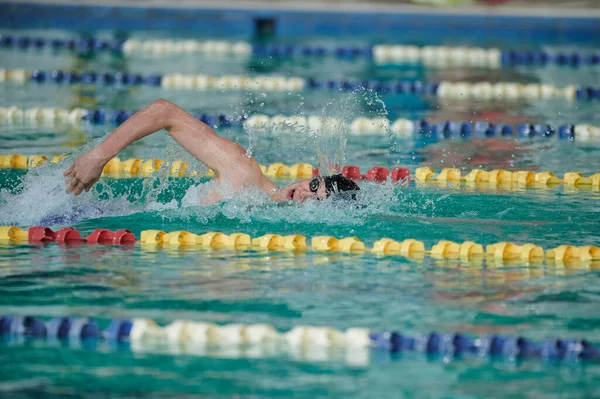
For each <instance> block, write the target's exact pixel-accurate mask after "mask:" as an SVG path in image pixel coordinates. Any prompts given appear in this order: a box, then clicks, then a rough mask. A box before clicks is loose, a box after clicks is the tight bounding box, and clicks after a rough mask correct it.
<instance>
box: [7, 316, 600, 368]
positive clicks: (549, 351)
mask: <svg viewBox="0 0 600 399" xmlns="http://www.w3.org/2000/svg"><path fill="white" fill-rule="evenodd" d="M0 335H1V336H3V337H7V336H8V337H11V336H12V337H19V336H21V337H23V336H24V337H35V338H45V339H50V340H51V339H59V340H66V339H69V340H75V341H77V340H107V341H118V342H122V341H125V342H130V343H131V349H132V350H134V351H135V350H136V349H143V348H144V345H143V344H144V343H146V344H149V343H151V344H176V345H186V346H187V345H192V346H198V345H200V346H202V347H204V348H206V347H227V348H233V347H243V348H247V347H263V346H275V347H276V349H277V350H280V351H294V352H297V351H304V350H307V349H320V350H328V349H340V350H345V351H361V350H378V351H385V352H390V353H401V352H417V353H425V354H428V355H440V356H444V357H445V356H461V355H474V356H479V357H488V356H489V357H507V358H518V359H522V358H532V359H541V360H545V361H556V360H562V361H570V362H575V361H592V362H597V361H599V360H600V348H599V347H598V346H596V345H594V344H592V343H590V342H589V341H588V340H585V339H560V338H552V339H547V340H545V341H542V342H536V341H533V340H530V339H528V338H526V337H523V336H505V335H486V336H480V337H474V336H471V335H469V334H464V333H461V332H457V333H438V332H435V331H434V332H430V333H426V334H416V335H407V334H403V333H401V332H398V331H372V330H370V329H367V328H348V329H347V330H345V331H341V330H338V329H336V328H332V327H326V326H312V325H298V326H295V327H293V328H292V329H291V330H289V331H286V332H279V331H278V330H277V329H275V328H274V327H273V326H272V325H269V324H225V325H218V324H215V323H207V322H201V321H188V320H176V321H173V322H172V323H170V324H168V325H165V326H164V327H161V326H160V325H158V324H157V323H155V322H154V321H152V320H149V319H143V318H135V319H130V320H128V319H115V320H111V321H110V324H109V325H108V327H107V328H106V329H104V330H102V329H100V327H99V326H98V324H97V323H96V322H95V321H94V320H93V319H91V318H88V317H54V318H52V319H50V320H48V321H43V320H42V319H40V318H36V317H32V316H20V315H19V316H10V315H4V316H2V317H0ZM137 344H142V345H140V346H138V345H137ZM271 349H273V348H271Z"/></svg>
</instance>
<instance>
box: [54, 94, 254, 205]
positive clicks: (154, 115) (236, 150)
mask: <svg viewBox="0 0 600 399" xmlns="http://www.w3.org/2000/svg"><path fill="white" fill-rule="evenodd" d="M161 129H166V130H167V131H168V132H169V133H170V134H171V136H172V137H173V138H174V139H175V140H176V141H177V142H178V143H179V144H181V145H182V146H183V147H184V148H185V149H186V150H187V151H189V152H190V153H191V154H192V155H193V156H194V157H196V158H197V159H198V160H200V161H201V162H203V163H204V164H205V165H206V166H208V167H209V168H211V169H212V170H214V171H215V178H216V179H219V178H220V176H223V175H225V174H229V173H230V172H231V174H234V175H235V174H238V175H239V174H240V171H241V172H243V171H244V169H247V168H248V166H249V163H251V162H252V161H251V160H250V159H249V158H248V157H246V156H244V154H245V151H244V149H243V148H242V147H240V146H239V145H238V144H236V143H234V142H233V141H231V140H229V139H226V138H224V137H220V136H219V135H217V134H216V133H215V132H214V131H213V130H212V129H211V128H210V127H209V126H208V125H206V124H205V123H203V122H201V121H199V120H197V119H196V118H194V117H193V116H192V115H190V114H189V113H187V112H186V111H185V110H183V109H182V108H180V107H178V106H177V105H175V104H173V103H172V102H170V101H167V100H164V99H158V100H156V101H154V102H153V103H152V104H150V105H148V106H147V107H146V108H144V109H142V110H140V111H138V112H136V113H135V114H134V115H133V116H132V117H131V118H129V119H127V120H126V121H125V123H123V124H122V125H121V126H119V127H118V128H117V129H115V131H114V132H113V133H112V134H110V135H109V136H108V137H107V139H106V140H104V142H103V143H102V144H100V145H99V146H98V147H96V148H94V149H93V150H91V151H90V152H88V153H86V154H84V155H82V156H81V157H79V158H77V159H76V160H75V162H74V163H73V165H71V167H70V168H69V169H67V170H66V171H65V173H64V175H65V176H66V177H69V178H70V179H71V180H70V182H69V185H68V187H67V193H70V192H73V193H74V194H75V195H78V194H79V193H81V192H82V191H83V190H85V191H89V189H90V188H91V187H92V186H93V185H94V183H96V182H97V181H98V179H99V178H100V176H101V174H102V169H103V168H104V165H106V163H107V162H108V161H109V160H110V159H111V158H113V157H114V156H116V155H117V154H118V153H119V152H120V151H121V150H123V149H124V148H125V147H127V146H128V145H129V144H131V143H133V142H134V141H136V140H139V139H141V138H143V137H146V136H148V135H150V134H152V133H154V132H156V131H159V130H161ZM242 174H243V173H242Z"/></svg>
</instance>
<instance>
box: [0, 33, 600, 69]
mask: <svg viewBox="0 0 600 399" xmlns="http://www.w3.org/2000/svg"><path fill="white" fill-rule="evenodd" d="M48 47H49V48H52V49H53V50H63V49H66V50H71V51H76V52H79V53H88V52H100V51H113V52H121V53H123V54H125V55H127V56H131V55H135V54H144V55H150V56H154V57H168V56H172V55H173V54H186V53H187V54H191V53H205V54H211V55H234V56H237V57H242V58H243V59H246V58H248V57H250V56H256V57H261V56H262V57H337V58H342V59H347V60H353V59H357V58H361V59H364V58H366V59H371V60H372V61H373V62H374V63H375V64H422V65H425V66H428V67H435V68H446V67H448V66H459V67H475V68H490V69H498V68H507V67H515V66H545V65H558V66H569V67H579V66H583V65H587V66H595V65H598V64H600V54H598V53H594V52H588V53H585V52H577V51H575V52H570V53H566V52H547V51H517V50H512V49H504V50H502V49H498V48H483V47H464V46H463V47H448V46H422V47H421V46H414V45H401V44H375V45H343V46H335V47H325V46H318V45H317V46H315V45H310V44H266V45H265V44H260V43H250V42H246V41H226V40H193V39H173V40H165V39H146V40H138V39H127V40H114V39H103V38H87V39H83V38H44V37H30V36H14V35H10V34H3V35H0V48H4V49H10V48H18V49H21V50H24V49H28V48H32V49H36V50H40V49H43V48H48Z"/></svg>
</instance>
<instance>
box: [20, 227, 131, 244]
mask: <svg viewBox="0 0 600 399" xmlns="http://www.w3.org/2000/svg"><path fill="white" fill-rule="evenodd" d="M28 235H29V241H30V242H34V243H45V242H57V243H59V244H75V243H88V244H107V245H133V244H135V242H136V238H135V236H134V235H133V233H132V232H131V231H129V230H126V229H122V230H117V231H115V232H113V231H110V230H107V229H96V230H94V231H93V232H91V233H90V235H89V236H87V237H85V238H84V237H81V233H80V232H79V231H78V230H76V229H74V228H72V227H64V228H62V229H60V230H58V231H56V232H54V231H52V229H51V228H49V227H45V226H33V227H30V228H29V231H28Z"/></svg>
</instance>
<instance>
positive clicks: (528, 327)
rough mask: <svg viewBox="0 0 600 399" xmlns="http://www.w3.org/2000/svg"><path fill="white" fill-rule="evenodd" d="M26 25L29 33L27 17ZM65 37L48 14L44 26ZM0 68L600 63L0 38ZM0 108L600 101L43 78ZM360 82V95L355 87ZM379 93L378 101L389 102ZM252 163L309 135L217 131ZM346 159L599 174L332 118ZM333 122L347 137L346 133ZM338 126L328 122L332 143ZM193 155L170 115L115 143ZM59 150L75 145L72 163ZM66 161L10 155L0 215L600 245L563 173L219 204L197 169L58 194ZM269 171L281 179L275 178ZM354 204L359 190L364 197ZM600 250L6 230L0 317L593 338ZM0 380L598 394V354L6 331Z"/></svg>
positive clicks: (591, 204) (334, 391) (62, 136)
mask: <svg viewBox="0 0 600 399" xmlns="http://www.w3.org/2000/svg"><path fill="white" fill-rule="evenodd" d="M31 33H32V34H33V33H35V32H31ZM52 35H54V36H56V35H68V33H66V32H48V36H52ZM0 56H2V67H4V68H16V67H19V68H34V67H39V68H44V69H51V68H65V69H67V68H78V69H80V70H86V69H92V70H97V71H108V70H125V69H127V70H129V71H132V72H136V73H137V72H139V73H145V74H146V73H157V72H161V73H175V72H195V73H202V72H205V73H215V74H217V73H232V74H233V73H236V74H256V73H262V72H273V73H275V72H276V73H285V74H287V73H289V74H290V75H301V76H305V77H310V76H312V77H319V78H324V77H328V78H335V77H347V78H350V77H352V78H354V77H356V78H365V77H368V78H371V79H386V78H416V79H425V80H441V79H444V78H449V79H450V78H452V79H464V78H468V79H471V80H481V79H484V78H485V79H489V80H506V81H508V80H513V81H523V82H527V81H539V82H542V83H551V84H555V85H558V86H562V85H566V84H582V85H595V84H596V83H597V81H598V75H597V72H596V71H595V70H593V69H585V68H584V69H582V70H579V69H576V70H573V69H562V68H547V69H537V70H531V69H523V70H512V71H500V72H493V73H491V72H489V71H484V70H427V69H423V68H420V67H398V68H390V67H374V66H370V65H369V64H367V63H365V62H357V63H350V62H344V61H340V60H333V59H329V60H325V61H319V60H314V59H313V60H300V61H298V60H297V61H296V62H291V61H282V62H279V61H274V60H263V61H262V63H261V61H256V60H254V61H240V60H235V59H225V60H215V59H210V60H208V59H206V58H203V57H202V56H201V55H195V56H189V57H182V58H175V57H173V58H172V59H156V58H149V57H135V58H131V59H120V58H115V57H111V56H109V55H107V54H104V55H100V56H96V57H76V56H74V55H69V54H68V53H60V54H51V53H50V52H42V53H35V52H31V51H28V52H19V51H6V50H2V52H1V53H0ZM0 92H2V95H1V96H0V106H11V105H16V106H20V107H33V106H38V107H41V106H60V107H72V106H82V107H86V108H92V107H103V108H106V109H127V110H133V109H138V108H141V107H143V106H144V105H146V104H147V103H149V102H150V101H152V100H153V99H154V98H156V97H160V96H163V97H166V98H168V99H170V100H172V101H175V102H176V103H178V104H180V105H181V106H183V107H184V108H186V109H188V110H190V111H194V112H206V113H229V114H234V115H235V114H240V113H244V112H247V113H249V114H252V113H255V112H264V113H267V114H270V115H274V114H278V113H281V114H292V113H302V114H307V115H313V114H317V115H323V114H325V115H328V116H332V115H333V116H341V117H343V118H344V119H346V120H351V119H353V118H355V117H357V116H378V115H384V114H385V112H388V115H389V117H392V118H396V117H407V118H411V119H414V118H426V119H428V120H446V119H448V120H471V119H472V120H485V119H486V118H488V119H490V120H498V121H503V122H514V121H524V122H525V121H531V122H541V123H550V124H552V125H557V124H564V123H580V122H585V123H594V124H597V125H598V124H599V123H598V118H599V116H598V112H597V109H598V108H597V107H598V106H597V105H595V104H593V103H592V104H590V103H584V102H577V103H568V102H565V101H557V100H554V101H538V102H533V103H526V102H482V103H478V104H474V103H472V102H466V101H464V102H458V103H457V102H453V103H447V104H446V103H444V102H443V101H440V100H437V99H421V98H418V97H416V96H395V97H394V96H382V97H381V101H377V99H376V98H374V96H373V95H372V94H366V95H365V94H364V93H359V94H357V95H348V94H341V93H327V92H321V93H302V95H298V94H297V93H296V94H289V93H267V94H265V95H264V96H263V95H262V94H261V93H257V94H252V95H250V94H248V93H219V92H217V91H211V92H186V91H173V90H171V91H167V90H161V89H156V88H129V89H115V88H98V89H91V88H86V89H81V88H75V87H63V86H61V87H57V86H53V85H42V86H38V85H36V84H32V85H28V86H10V85H2V86H0ZM365 97H366V98H365ZM383 104H385V108H384V106H383ZM0 123H1V125H0V150H1V153H3V154H6V153H12V152H16V153H22V154H45V155H57V154H61V153H64V152H71V151H77V149H78V148H79V147H80V146H81V145H84V144H86V143H90V142H93V140H94V139H97V138H100V137H102V136H103V135H104V134H106V133H108V132H110V131H111V127H109V126H88V125H81V126H78V127H73V126H67V125H57V126H36V125H31V124H30V125H26V124H19V125H9V124H7V123H6V122H3V121H2V122H0ZM219 133H220V134H223V135H224V136H226V137H230V138H232V139H234V140H236V141H238V142H239V143H240V144H242V145H243V146H244V147H248V146H249V145H251V147H252V149H253V154H254V156H255V157H256V158H257V160H258V161H259V162H261V163H270V162H277V161H283V162H285V163H287V164H291V163H294V162H310V163H313V164H314V163H316V153H317V148H318V146H319V145H322V143H323V142H322V141H320V140H321V138H317V139H316V140H312V139H311V138H308V137H307V136H306V135H305V134H303V132H296V133H293V134H289V133H287V134H282V133H278V132H274V131H268V132H254V133H253V134H252V135H251V136H249V135H248V133H245V132H243V131H241V130H239V129H228V130H222V131H221V130H220V131H219ZM340 140H344V142H345V145H346V154H345V156H346V161H347V162H346V163H347V164H355V165H359V166H361V168H363V169H365V168H368V167H371V166H373V165H382V166H386V167H393V166H395V165H402V166H407V167H410V168H411V169H413V170H414V168H416V167H417V166H419V165H429V166H432V167H434V168H435V169H439V168H442V167H459V168H462V169H464V170H469V169H472V168H474V167H479V166H483V167H486V168H496V167H502V168H507V169H511V170H520V169H527V170H534V171H538V170H551V171H554V172H555V173H557V174H559V173H564V172H567V171H580V172H582V173H584V174H590V173H595V172H600V161H599V160H600V157H599V156H600V147H599V146H598V144H597V143H594V142H581V141H575V142H568V141H558V140H556V139H550V140H549V139H534V140H519V141H516V140H510V139H503V140H498V139H488V140H451V141H443V142H423V141H420V140H400V139H396V138H389V137H384V136H372V137H367V136H359V137H356V136H346V137H342V138H341V139H340ZM346 140H347V141H346ZM340 143H342V141H340ZM132 156H135V157H140V158H149V157H157V158H163V159H167V160H173V159H180V158H184V159H188V160H189V156H188V155H186V154H185V151H184V150H183V149H181V148H179V147H178V146H177V145H176V144H174V143H173V142H172V141H171V140H170V139H169V137H168V136H167V135H166V134H165V133H159V134H156V135H154V136H152V137H149V138H147V139H145V140H143V141H142V142H138V143H135V144H134V145H132V146H131V147H130V148H128V149H127V150H126V151H124V153H123V154H122V155H121V158H127V157H132ZM72 159H73V158H70V159H69V160H72ZM69 160H67V161H65V162H64V163H61V164H59V165H46V166H44V167H41V168H38V169H35V170H33V171H30V172H28V173H27V174H25V173H24V172H20V171H13V170H0V225H5V224H15V225H18V226H21V227H28V226H30V225H35V224H46V225H50V226H52V227H54V228H57V227H62V226H67V225H70V226H74V227H75V228H78V229H79V230H80V231H82V232H83V233H85V234H87V233H89V232H91V231H92V230H93V229H95V228H97V227H104V228H109V229H118V228H129V229H131V230H132V231H133V232H134V233H135V234H136V235H139V233H140V231H142V230H145V229H161V230H165V231H173V230H188V231H192V232H196V233H203V232H207V231H221V232H224V233H233V232H244V233H248V234H250V235H251V236H258V235H261V234H264V233H278V234H303V235H306V236H309V237H310V236H314V235H318V234H328V235H334V236H336V237H345V236H351V235H354V236H357V237H358V238H360V239H361V240H362V241H363V242H365V243H366V244H367V245H368V246H370V245H372V243H373V242H374V241H375V240H377V239H379V238H382V237H390V238H393V239H396V240H402V239H405V238H416V239H419V240H422V241H424V242H425V243H426V246H427V247H429V246H431V245H432V244H433V243H435V242H437V241H438V240H440V239H450V240H454V241H459V242H461V241H464V240H473V241H476V242H479V243H481V244H491V243H494V242H498V241H514V242H519V243H525V242H532V243H535V244H537V245H540V246H542V247H544V248H552V247H554V246H557V245H560V244H575V245H589V244H596V245H598V244H599V243H600V222H599V218H598V215H599V211H600V206H599V202H598V200H599V199H600V193H599V192H598V191H592V192H590V191H578V192H569V191H565V190H564V189H562V188H561V189H524V190H515V191H501V190H500V191H498V190H492V189H481V188H475V189H471V188H466V187H454V186H452V187H450V186H438V187H418V186H416V185H414V184H412V185H409V186H401V187H394V186H392V185H391V184H384V185H377V184H372V183H362V184H361V188H362V192H361V194H362V195H361V197H360V198H359V200H358V205H361V206H358V207H352V208H348V207H343V206H341V205H340V204H336V203H330V202H327V201H325V202H322V203H321V202H319V203H306V204H304V205H288V204H274V203H272V202H270V201H267V200H266V199H265V198H263V197H262V196H260V195H257V194H253V193H246V194H245V195H244V196H241V197H240V198H238V199H235V200H231V201H228V202H226V203H224V204H219V205H214V206H209V207H201V206H198V205H196V204H197V198H198V195H199V194H198V190H202V187H203V185H204V184H207V183H206V181H205V180H202V179H191V178H189V179H188V178H186V179H172V178H165V177H162V178H160V177H159V178H154V179H122V180H110V179H105V180H102V181H101V182H100V183H99V184H98V185H97V186H96V188H95V190H93V191H92V192H91V193H89V194H86V195H83V196H80V197H77V198H74V197H67V196H66V195H64V193H63V190H64V183H63V180H62V177H61V176H62V171H63V170H64V168H65V167H66V165H67V164H68V162H69ZM278 183H281V184H286V183H287V181H279V182H278ZM363 205H364V206H363ZM599 270H600V264H598V263H589V264H574V265H567V266H563V265H553V264H531V265H530V264H525V263H521V262H516V263H508V264H495V263H487V262H485V261H484V262H482V263H472V264H463V263H461V262H459V261H433V260H431V259H430V258H425V259H423V260H421V261H418V260H409V259H405V258H401V257H387V258H379V257H376V256H373V255H370V254H364V255H343V254H317V253H310V252H308V253H303V254H299V255H292V254H286V253H272V254H268V255H266V254H264V253H259V252H248V253H233V252H230V251H225V250H220V251H190V250H180V249H156V248H154V249H148V248H142V247H140V246H139V245H136V246H135V247H133V248H118V247H110V246H74V247H61V246H58V245H48V246H43V247H38V246H30V245H19V246H15V245H3V246H0V314H6V313H9V314H31V315H36V316H40V317H42V318H49V317H51V316H55V315H76V316H77V315H79V316H93V317H95V318H98V319H99V320H100V323H101V326H105V325H106V323H107V321H108V320H109V319H111V318H133V317H145V318H150V319H153V320H156V321H158V322H159V323H168V322H171V321H173V320H176V319H187V320H202V321H211V322H216V323H219V324H226V323H269V324H272V325H274V326H275V327H276V328H277V329H279V330H280V331H284V330H287V329H290V328H292V327H293V326H296V325H300V324H303V325H305V324H312V325H319V326H331V327H335V328H339V329H346V328H349V327H368V328H371V329H374V330H390V329H396V330H402V331H406V332H409V333H416V332H428V331H432V330H436V331H441V332H452V331H462V332H468V333H472V334H488V333H489V334H509V335H512V334H514V335H516V334H520V335H524V336H526V337H528V338H532V339H536V340H543V339H545V338H550V337H556V336H561V337H572V338H581V337H585V338H587V339H589V340H591V341H592V342H595V343H599V342H600V319H599V318H598V306H599V302H600V290H599V288H598V287H599V286H600V284H599V283H600V273H599ZM0 345H1V346H0V348H1V349H0V375H1V376H2V378H1V379H0V380H1V381H2V382H1V383H0V396H2V395H6V396H10V397H40V396H44V397H54V396H57V397H58V396H70V397H85V398H94V397H106V396H109V394H110V395H111V396H112V397H119V398H121V397H122V398H128V397H132V396H139V397H174V396H176V397H184V396H187V397H198V398H200V397H241V398H257V397H261V398H262V397H322V396H331V397H357V398H362V397H364V398H372V397H390V398H396V397H419V398H421V397H426V398H429V397H431V398H434V397H435V398H439V397H448V398H449V397H452V398H490V397H492V398H505V397H511V398H530V397H546V398H565V397H568V398H588V397H598V396H600V392H599V391H598V386H599V384H598V383H599V382H600V367H599V366H598V365H596V364H586V363H577V362H563V363H558V364H553V363H549V362H543V361H538V360H531V361H524V362H523V361H516V360H514V359H490V358H488V357H486V358H478V357H467V358H465V359H454V358H436V357H427V356H425V355H422V354H403V355H400V356H396V355H394V356H390V355H389V354H386V353H383V352H379V351H376V350H374V351H372V352H368V353H367V354H366V355H365V356H362V357H361V356H359V357H358V359H357V358H351V357H349V356H348V355H347V354H345V353H337V352H331V353H325V354H324V353H265V354H262V355H260V356H257V355H256V354H251V353H245V352H244V353H236V352H232V351H228V350H227V349H226V348H225V349H219V350H217V349H214V350H209V351H208V352H205V353H194V352H190V351H189V350H188V351H187V352H186V349H185V348H173V347H161V346H157V345H154V346H153V345H148V346H146V347H142V348H139V347H136V348H131V347H129V346H128V344H124V345H122V346H117V347H115V346H110V345H108V344H106V343H103V342H96V343H83V344H82V343H77V342H62V343H56V342H55V343H52V342H40V341H29V340H23V339H13V340H6V341H5V342H3V343H2V344H0Z"/></svg>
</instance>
